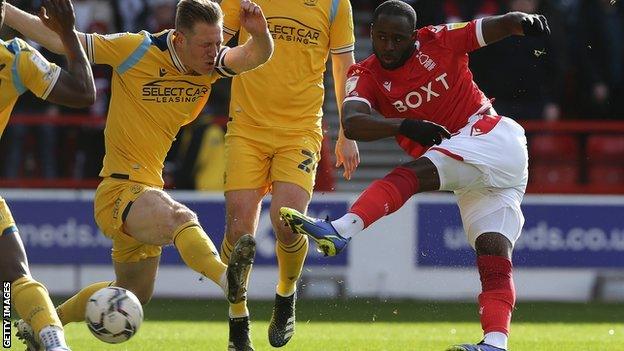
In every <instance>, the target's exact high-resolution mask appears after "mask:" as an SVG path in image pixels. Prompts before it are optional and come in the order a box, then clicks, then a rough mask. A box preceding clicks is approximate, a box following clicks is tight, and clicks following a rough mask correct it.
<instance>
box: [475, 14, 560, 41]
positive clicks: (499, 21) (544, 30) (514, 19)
mask: <svg viewBox="0 0 624 351" xmlns="http://www.w3.org/2000/svg"><path fill="white" fill-rule="evenodd" d="M549 34H550V28H549V27H548V21H547V20H546V17H544V16H543V15H534V14H527V13H523V12H509V13H507V14H504V15H501V16H491V17H485V18H484V19H483V39H484V40H485V42H486V43H487V44H491V43H495V42H497V41H499V40H502V39H505V38H507V37H509V36H512V35H529V36H539V35H549Z"/></svg>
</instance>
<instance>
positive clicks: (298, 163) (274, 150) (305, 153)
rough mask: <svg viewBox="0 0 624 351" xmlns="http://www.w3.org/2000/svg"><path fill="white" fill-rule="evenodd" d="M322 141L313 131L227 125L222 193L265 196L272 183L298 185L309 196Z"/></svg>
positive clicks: (238, 124) (236, 124)
mask: <svg viewBox="0 0 624 351" xmlns="http://www.w3.org/2000/svg"><path fill="white" fill-rule="evenodd" d="M322 140H323V137H322V135H321V134H320V133H318V132H316V130H309V131H307V130H294V129H286V128H269V127H259V126H252V125H249V124H243V123H233V122H230V123H228V130H227V133H226V135H225V175H224V189H225V191H230V190H241V189H259V188H265V189H266V191H267V192H268V191H269V189H270V188H271V184H273V182H276V181H277V182H287V183H293V184H297V185H299V186H300V187H302V188H303V189H305V190H306V191H307V192H308V193H309V194H310V195H311V194H312V190H313V189H314V177H315V175H316V166H317V164H318V161H319V158H320V152H321V142H322Z"/></svg>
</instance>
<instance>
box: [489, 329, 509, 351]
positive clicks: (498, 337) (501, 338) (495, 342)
mask: <svg viewBox="0 0 624 351" xmlns="http://www.w3.org/2000/svg"><path fill="white" fill-rule="evenodd" d="M508 338H509V337H508V336H507V335H506V334H504V333H501V332H489V333H486V334H485V336H484V337H483V341H484V342H485V343H486V344H488V345H492V346H494V347H498V348H499V349H503V350H507V340H508Z"/></svg>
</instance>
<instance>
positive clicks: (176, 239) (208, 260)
mask: <svg viewBox="0 0 624 351" xmlns="http://www.w3.org/2000/svg"><path fill="white" fill-rule="evenodd" d="M173 244H174V245H175V246H176V248H178V251H179V252H180V256H182V260H184V263H186V265H187V266H189V267H190V268H191V269H193V270H194V271H196V272H199V273H201V274H202V275H204V276H205V277H208V279H210V280H212V281H213V282H215V283H217V285H219V286H221V287H222V288H223V287H224V283H225V280H224V277H225V271H226V269H227V266H226V265H225V264H224V263H223V262H221V258H220V257H219V253H218V252H217V248H216V247H215V245H214V244H213V243H212V240H210V238H209V237H208V235H207V234H206V233H205V232H204V230H203V229H202V227H201V226H200V225H199V223H197V222H194V221H190V222H187V223H184V224H182V225H181V226H179V227H178V229H176V231H175V233H174V235H173Z"/></svg>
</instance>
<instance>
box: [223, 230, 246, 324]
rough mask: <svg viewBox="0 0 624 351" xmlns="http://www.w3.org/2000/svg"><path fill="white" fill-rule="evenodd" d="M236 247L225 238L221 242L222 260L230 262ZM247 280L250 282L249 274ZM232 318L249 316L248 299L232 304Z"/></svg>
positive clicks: (226, 262) (230, 311) (230, 312)
mask: <svg viewBox="0 0 624 351" xmlns="http://www.w3.org/2000/svg"><path fill="white" fill-rule="evenodd" d="M233 249H234V245H232V244H230V243H229V242H228V240H227V238H223V242H221V261H223V263H225V264H228V263H229V262H230V255H231V254H232V250H233ZM249 271H250V272H251V269H249ZM247 282H249V275H248V276H247ZM229 314H230V318H239V317H247V316H249V309H247V301H246V300H245V301H242V302H239V303H234V304H232V303H231V304H230V310H229Z"/></svg>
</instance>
